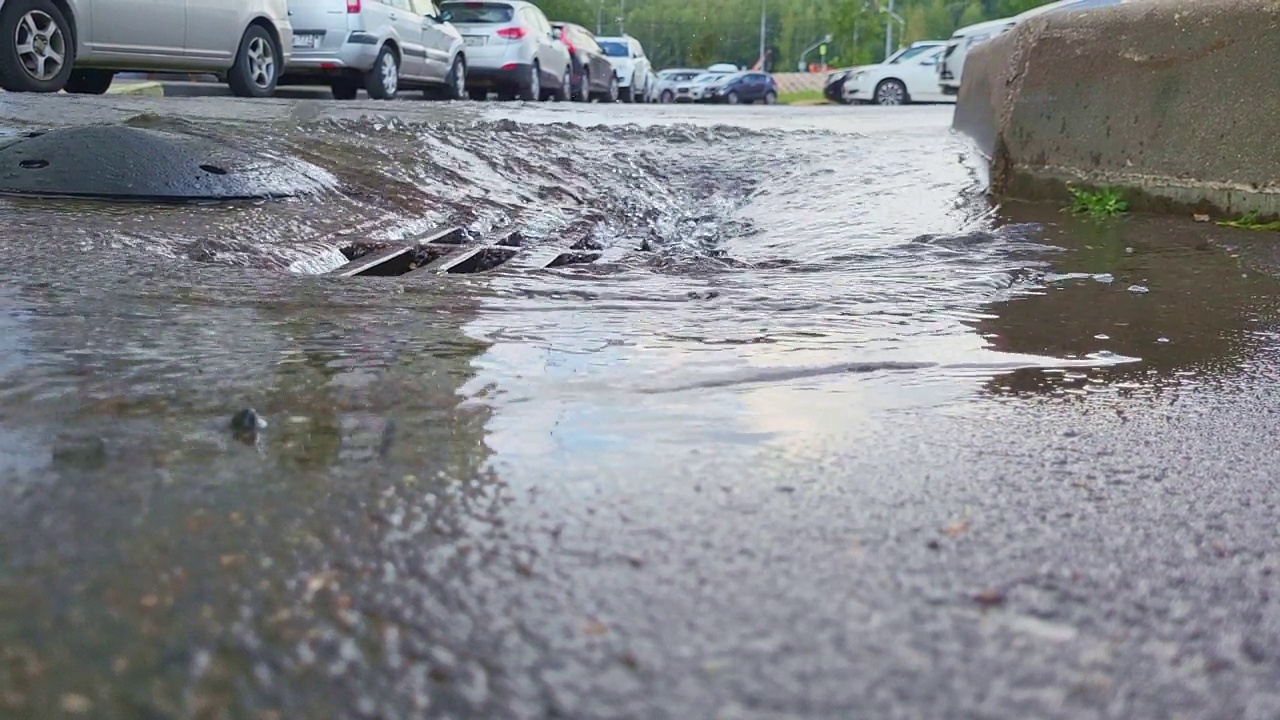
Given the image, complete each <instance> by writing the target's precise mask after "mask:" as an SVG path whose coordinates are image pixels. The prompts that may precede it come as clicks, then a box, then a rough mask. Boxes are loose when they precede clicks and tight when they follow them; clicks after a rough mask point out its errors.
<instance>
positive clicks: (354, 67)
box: [281, 0, 467, 100]
mask: <svg viewBox="0 0 1280 720" xmlns="http://www.w3.org/2000/svg"><path fill="white" fill-rule="evenodd" d="M289 14H290V15H291V17H292V19H293V57H292V58H291V59H290V61H289V66H288V67H287V68H286V69H285V77H284V79H283V80H282V81H281V82H282V83H284V84H288V85H295V84H296V85H328V86H329V87H330V89H332V90H333V96H334V97H335V98H337V99H338V100H351V99H353V98H355V96H356V91H357V90H359V89H360V88H361V87H363V88H364V89H365V91H366V92H368V93H369V97H371V98H374V99H375V100H390V99H392V98H394V97H395V96H396V94H397V93H399V92H400V90H401V89H404V88H408V87H420V88H423V89H424V91H425V92H426V93H427V94H428V95H434V96H444V97H447V98H452V99H461V98H463V97H464V96H465V92H466V83H467V58H466V54H465V53H464V52H463V46H462V36H461V35H460V34H458V31H457V30H455V29H454V27H453V26H452V25H450V24H449V23H447V22H445V21H444V20H442V19H441V18H440V11H439V10H437V9H436V6H435V3H433V2H432V1H431V0H289Z"/></svg>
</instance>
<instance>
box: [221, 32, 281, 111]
mask: <svg viewBox="0 0 1280 720" xmlns="http://www.w3.org/2000/svg"><path fill="white" fill-rule="evenodd" d="M282 69H283V68H282V67H281V63H280V48H278V47H276V41H275V40H272V39H271V33H269V32H267V30H266V28H264V27H262V26H261V25H250V26H249V27H248V29H246V30H245V31H244V36H243V37H241V38H240V47H239V48H238V49H237V50H236V61H235V64H233V65H232V66H231V70H229V71H227V85H230V86H231V94H233V95H235V96H236V97H246V98H264V97H271V95H272V94H274V93H275V91H276V83H277V82H278V81H279V80H280V71H281V70H282Z"/></svg>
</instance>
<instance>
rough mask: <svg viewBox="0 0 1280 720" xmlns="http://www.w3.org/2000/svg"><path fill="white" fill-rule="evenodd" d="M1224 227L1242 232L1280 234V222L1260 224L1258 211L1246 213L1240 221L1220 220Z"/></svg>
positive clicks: (1273, 221)
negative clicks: (1254, 231)
mask: <svg viewBox="0 0 1280 720" xmlns="http://www.w3.org/2000/svg"><path fill="white" fill-rule="evenodd" d="M1218 224H1219V225H1221V226H1222V227H1231V228H1240V229H1241V230H1269V231H1272V232H1280V220H1272V221H1271V222H1265V223H1262V222H1258V211H1257V210H1254V211H1252V212H1248V213H1245V215H1244V216H1243V217H1241V218H1240V219H1239V220H1220V221H1219V222H1218Z"/></svg>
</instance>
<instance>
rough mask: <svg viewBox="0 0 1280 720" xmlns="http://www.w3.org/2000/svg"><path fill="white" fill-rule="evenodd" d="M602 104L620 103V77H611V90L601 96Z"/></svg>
mask: <svg viewBox="0 0 1280 720" xmlns="http://www.w3.org/2000/svg"><path fill="white" fill-rule="evenodd" d="M600 102H605V103H616V102H618V76H617V75H609V89H608V91H606V92H605V94H603V95H601V96H600Z"/></svg>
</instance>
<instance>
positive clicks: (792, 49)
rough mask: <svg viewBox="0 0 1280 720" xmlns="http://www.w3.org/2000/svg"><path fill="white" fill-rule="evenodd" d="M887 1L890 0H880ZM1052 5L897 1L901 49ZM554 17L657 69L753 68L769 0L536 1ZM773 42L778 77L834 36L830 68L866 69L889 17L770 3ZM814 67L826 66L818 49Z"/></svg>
mask: <svg viewBox="0 0 1280 720" xmlns="http://www.w3.org/2000/svg"><path fill="white" fill-rule="evenodd" d="M880 1H881V2H882V1H883V0H880ZM1049 1H1050V0H896V2H895V6H894V10H895V12H897V13H898V14H899V15H901V16H902V17H903V18H904V19H905V20H906V23H907V24H906V34H905V35H902V33H901V30H900V29H899V28H895V30H894V40H895V43H894V44H895V45H899V46H900V45H901V44H906V43H911V42H914V41H916V40H945V39H946V38H948V37H950V36H951V33H952V32H954V31H955V29H956V28H958V27H963V26H965V25H972V24H973V23H977V22H982V21H983V20H994V19H996V18H1001V17H1008V16H1010V15H1016V14H1018V13H1020V12H1022V11H1024V10H1028V9H1030V8H1033V7H1036V6H1039V5H1044V4H1045V3H1046V2H1049ZM534 2H536V3H537V4H538V5H539V6H541V7H542V9H543V12H545V13H546V14H547V17H549V18H551V19H552V20H564V21H568V22H575V23H578V24H580V25H582V26H584V27H586V28H587V29H589V30H591V31H592V32H595V31H596V28H597V21H599V27H600V30H601V31H602V34H604V35H613V34H616V33H617V32H618V25H619V23H618V18H622V19H623V20H622V26H623V28H624V29H625V31H626V32H627V34H629V35H632V36H634V37H635V38H636V39H638V40H639V41H640V42H641V43H643V44H644V47H645V50H646V52H647V53H648V54H649V57H650V58H651V59H652V61H653V64H654V67H655V68H664V67H676V66H692V67H706V66H707V65H709V64H711V63H714V62H732V63H736V64H738V65H751V64H752V63H754V62H755V61H756V58H757V56H758V55H759V47H760V7H761V2H762V0H534ZM763 3H764V6H765V14H766V16H767V18H768V32H767V34H766V43H767V45H768V46H769V47H770V48H772V50H773V56H774V66H773V70H774V71H775V72H786V71H794V70H795V69H796V67H797V63H798V62H799V60H800V54H801V53H802V52H803V51H804V50H805V48H806V47H809V46H810V45H812V44H814V43H815V42H817V41H818V40H820V39H821V38H822V37H823V36H824V35H826V34H827V33H830V34H831V36H832V40H831V43H830V44H829V45H828V47H827V64H828V65H833V66H837V67H839V66H847V65H861V64H866V63H872V62H879V61H881V60H883V59H884V34H885V25H884V21H885V16H884V15H882V14H881V13H880V12H879V9H878V8H879V2H878V1H877V0H763ZM806 59H807V60H808V61H809V62H817V61H818V53H817V52H816V51H814V52H811V53H810V54H809V56H808V57H807V58H806Z"/></svg>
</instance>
